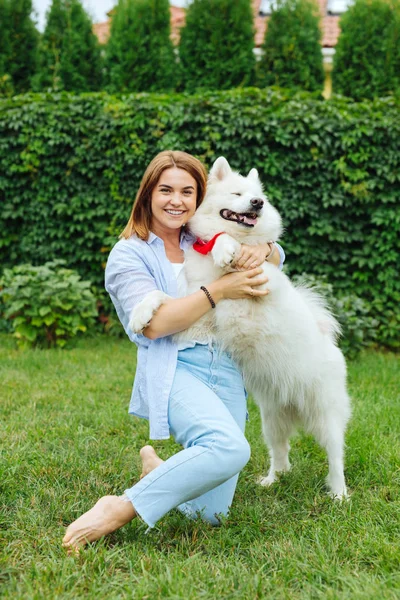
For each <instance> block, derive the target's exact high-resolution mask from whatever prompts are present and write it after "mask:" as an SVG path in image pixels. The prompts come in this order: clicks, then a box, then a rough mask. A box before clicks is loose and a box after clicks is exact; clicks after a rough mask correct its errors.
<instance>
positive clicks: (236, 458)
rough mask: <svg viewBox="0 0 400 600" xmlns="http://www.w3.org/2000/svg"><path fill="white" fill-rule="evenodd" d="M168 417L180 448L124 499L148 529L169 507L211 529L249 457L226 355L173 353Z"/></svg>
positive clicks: (239, 394) (201, 350) (233, 371)
mask: <svg viewBox="0 0 400 600" xmlns="http://www.w3.org/2000/svg"><path fill="white" fill-rule="evenodd" d="M168 419H169V425H170V429H171V432H172V435H173V436H174V438H175V440H176V441H177V442H178V443H179V444H181V445H182V446H183V450H182V451H181V452H178V453H177V454H174V455H173V456H171V458H169V459H168V460H166V461H165V462H164V463H162V464H161V465H159V466H158V467H157V468H156V469H154V470H153V471H151V473H149V474H148V475H146V476H145V477H143V479H141V480H140V481H139V482H138V483H137V484H136V485H134V486H133V487H132V488H130V489H128V490H125V495H126V496H127V497H128V498H129V500H130V501H131V502H132V504H133V506H134V508H135V510H136V512H137V513H138V514H139V516H140V517H141V518H142V519H143V520H144V521H145V522H146V523H147V524H148V526H149V527H154V525H155V523H156V522H157V521H158V520H159V519H161V518H162V517H163V516H164V515H165V514H166V513H167V512H169V511H170V510H171V509H172V508H178V509H179V510H180V511H181V512H183V513H184V514H185V515H187V516H189V517H192V518H196V517H197V516H198V515H199V514H201V516H202V518H203V519H205V520H206V521H208V522H210V523H212V524H213V525H217V524H219V519H218V517H217V515H221V514H222V515H227V514H228V510H229V507H230V505H231V503H232V499H233V495H234V493H235V488H236V484H237V480H238V476H239V471H241V469H242V468H243V467H244V466H245V464H246V463H247V462H248V460H249V458H250V447H249V444H248V442H247V440H246V438H245V437H244V428H245V423H246V396H245V390H244V386H243V379H242V376H241V374H240V372H239V371H238V368H237V367H236V365H235V364H234V362H233V361H232V359H231V358H230V357H229V356H228V355H227V354H226V353H224V352H221V351H219V350H218V349H216V348H211V347H209V346H202V345H198V344H197V345H196V346H195V347H194V348H187V349H185V350H181V351H180V352H179V353H178V364H177V368H176V373H175V378H174V382H173V385H172V390H171V395H170V398H169V406H168Z"/></svg>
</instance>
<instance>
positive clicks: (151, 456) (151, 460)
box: [140, 446, 164, 479]
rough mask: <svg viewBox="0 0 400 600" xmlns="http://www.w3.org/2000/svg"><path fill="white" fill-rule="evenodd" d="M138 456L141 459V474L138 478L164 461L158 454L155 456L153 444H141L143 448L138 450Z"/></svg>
mask: <svg viewBox="0 0 400 600" xmlns="http://www.w3.org/2000/svg"><path fill="white" fill-rule="evenodd" d="M140 458H141V459H142V474H141V476H140V479H142V478H143V477H145V476H146V475H148V474H149V473H150V472H151V471H152V470H153V469H155V468H156V467H158V466H159V465H161V463H163V462H164V461H163V460H162V459H161V458H160V457H159V456H157V454H156V451H155V450H154V448H153V446H143V448H142V449H141V450H140Z"/></svg>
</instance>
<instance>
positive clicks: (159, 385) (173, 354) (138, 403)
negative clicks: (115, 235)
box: [105, 231, 285, 440]
mask: <svg viewBox="0 0 400 600" xmlns="http://www.w3.org/2000/svg"><path fill="white" fill-rule="evenodd" d="M194 241H195V238H194V237H193V236H192V235H191V234H189V233H187V232H185V231H183V232H182V235H181V242H180V246H181V248H182V250H183V251H185V250H187V249H188V248H190V247H191V246H192V244H193V242H194ZM277 247H278V250H279V253H280V256H281V266H282V264H283V261H284V259H285V254H284V252H283V250H282V248H281V247H280V246H279V245H278V244H277ZM105 287H106V290H107V292H108V293H109V294H110V297H111V300H112V302H113V304H114V306H115V310H116V311H117V314H118V318H119V320H120V321H121V323H122V325H123V327H124V329H125V332H126V333H127V335H128V336H129V339H130V340H131V341H132V342H134V343H135V344H136V345H137V347H138V353H137V367H136V375H135V381H134V384H133V390H132V396H131V401H130V405H129V413H130V414H132V415H137V416H138V417H143V418H145V419H149V422H150V438H151V439H153V440H154V439H155V440H164V439H168V438H169V436H170V432H169V425H168V398H169V394H170V390H171V387H172V381H173V379H174V375H175V370H176V364H177V358H178V346H177V344H176V343H175V342H174V340H173V338H172V336H165V337H162V338H159V339H157V340H150V339H148V338H146V336H144V335H138V334H135V333H133V332H132V331H130V330H129V327H128V323H129V319H130V315H131V312H132V310H133V308H134V307H135V306H136V305H137V304H138V303H139V302H140V301H141V300H143V299H144V298H145V296H147V294H149V293H150V292H152V291H154V290H162V291H163V292H165V293H166V294H168V295H169V296H171V297H172V298H176V297H177V295H178V290H177V282H176V277H175V273H174V270H173V267H172V265H171V263H170V261H169V260H168V258H167V256H166V253H165V248H164V242H163V241H162V240H161V239H160V238H159V237H157V236H156V235H155V234H154V233H152V232H150V235H149V239H148V240H147V241H144V240H141V239H139V238H138V237H136V236H132V237H130V238H129V239H127V240H126V239H121V240H119V241H118V242H117V243H116V244H115V246H114V248H113V249H112V250H111V252H110V255H109V257H108V261H107V266H106V271H105Z"/></svg>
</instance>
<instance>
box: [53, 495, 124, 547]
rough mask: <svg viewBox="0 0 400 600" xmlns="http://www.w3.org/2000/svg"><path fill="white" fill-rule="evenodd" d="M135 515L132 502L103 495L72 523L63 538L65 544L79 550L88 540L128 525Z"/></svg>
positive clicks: (93, 539) (91, 540) (90, 540)
mask: <svg viewBox="0 0 400 600" xmlns="http://www.w3.org/2000/svg"><path fill="white" fill-rule="evenodd" d="M134 517H136V512H135V509H134V508H133V505H132V503H131V502H127V501H126V500H121V498H120V497H119V496H103V498H100V500H99V501H98V502H96V504H95V505H94V506H93V508H91V509H90V510H88V512H86V513H85V514H83V515H82V516H81V517H79V519H77V520H76V521H74V522H73V523H71V525H70V526H69V527H68V528H67V531H66V534H65V536H64V538H63V546H64V547H65V548H69V549H72V550H75V551H77V550H79V548H80V547H81V546H84V545H85V544H87V543H88V542H94V541H95V540H98V539H99V538H101V537H103V535H107V534H108V533H111V532H112V531H115V530H116V529H119V528H120V527H122V526H123V525H126V523H129V521H132V519H133V518H134Z"/></svg>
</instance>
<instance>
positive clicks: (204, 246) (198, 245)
mask: <svg viewBox="0 0 400 600" xmlns="http://www.w3.org/2000/svg"><path fill="white" fill-rule="evenodd" d="M223 233H225V231H221V232H220V233H217V235H214V237H213V238H211V240H210V241H209V242H205V241H204V240H201V239H200V238H197V240H196V241H195V243H194V244H193V250H196V252H200V254H208V253H209V252H211V250H212V249H213V248H214V244H215V242H216V240H217V237H219V236H220V235H222V234H223Z"/></svg>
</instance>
